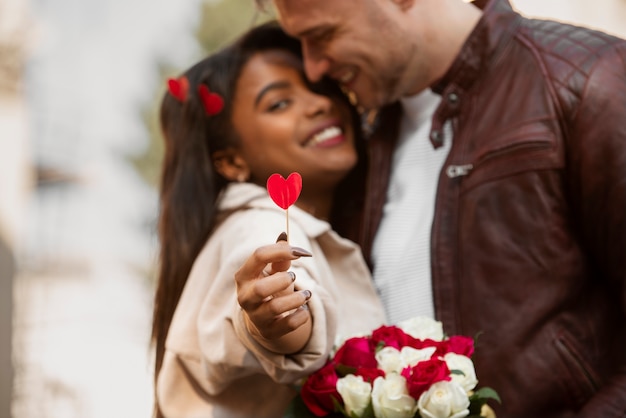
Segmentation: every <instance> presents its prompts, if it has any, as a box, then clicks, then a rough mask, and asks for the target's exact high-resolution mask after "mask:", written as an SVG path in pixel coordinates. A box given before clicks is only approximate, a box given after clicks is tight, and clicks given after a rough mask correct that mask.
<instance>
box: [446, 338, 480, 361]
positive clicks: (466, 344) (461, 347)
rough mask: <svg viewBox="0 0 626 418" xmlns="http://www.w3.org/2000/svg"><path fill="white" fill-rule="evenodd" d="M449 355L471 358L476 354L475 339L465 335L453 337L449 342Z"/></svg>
mask: <svg viewBox="0 0 626 418" xmlns="http://www.w3.org/2000/svg"><path fill="white" fill-rule="evenodd" d="M447 343H448V350H447V352H448V353H456V354H461V355H463V356H466V357H471V356H472V354H474V339H473V338H470V337H466V336H464V335H453V336H452V337H450V338H449V339H448V341H447Z"/></svg>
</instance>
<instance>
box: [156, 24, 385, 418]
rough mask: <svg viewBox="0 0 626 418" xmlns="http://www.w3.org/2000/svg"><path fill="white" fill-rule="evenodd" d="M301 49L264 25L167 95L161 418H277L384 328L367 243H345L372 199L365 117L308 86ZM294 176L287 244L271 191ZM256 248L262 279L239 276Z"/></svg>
mask: <svg viewBox="0 0 626 418" xmlns="http://www.w3.org/2000/svg"><path fill="white" fill-rule="evenodd" d="M299 54H300V46H299V44H298V43H297V41H295V40H293V39H291V38H289V37H287V36H286V35H285V34H284V33H283V32H282V31H281V30H280V28H279V27H278V25H276V24H275V23H270V24H266V25H263V26H260V27H257V28H255V29H252V30H251V31H250V32H249V33H247V34H245V35H244V36H243V37H242V38H240V39H239V40H238V41H236V42H235V43H233V44H232V45H230V46H228V47H226V48H225V49H223V50H221V51H220V52H218V53H216V54H214V55H212V56H210V57H209V58H207V59H205V60H203V61H201V62H199V63H198V64H196V65H194V66H193V67H192V68H190V69H189V70H188V71H186V72H185V73H184V75H183V76H182V77H180V78H178V79H176V80H171V81H170V90H169V92H168V93H167V94H166V95H165V97H164V99H163V103H162V107H161V123H162V128H163V133H164V137H165V142H166V154H165V160H164V163H163V174H162V180H161V214H160V222H159V233H160V239H161V253H160V271H159V282H158V287H157V292H156V296H155V307H154V319H153V330H152V336H153V342H154V344H155V346H156V364H155V373H156V374H155V382H156V399H157V408H156V409H157V414H158V415H159V416H166V417H176V418H183V417H258V418H264V417H280V416H281V415H282V412H283V411H284V410H285V408H286V406H287V404H288V403H289V401H290V400H291V399H292V398H293V396H294V395H295V394H296V390H295V389H294V385H295V384H297V383H298V382H299V380H300V379H301V378H303V377H305V376H307V375H308V374H310V373H312V372H314V371H315V370H317V369H319V368H320V367H321V366H322V365H323V364H324V363H325V361H326V359H327V357H328V354H329V352H330V350H331V349H332V347H333V344H334V342H335V340H336V338H338V337H340V336H347V335H351V334H355V333H357V332H368V331H370V330H371V329H373V328H374V327H377V326H379V325H381V324H382V323H383V322H384V317H383V309H382V306H381V305H380V302H379V300H378V297H377V295H376V292H375V290H374V288H373V285H372V282H371V278H370V274H369V271H368V269H367V265H366V264H365V262H364V260H363V258H362V255H361V252H360V250H359V248H358V246H356V245H355V244H354V243H352V242H351V241H348V240H347V239H345V238H342V237H340V235H339V234H338V233H337V232H335V231H340V232H342V233H344V234H347V231H345V230H343V229H342V227H344V226H345V225H347V223H344V222H343V221H342V220H343V219H346V217H350V216H355V213H356V210H357V209H358V206H359V205H360V201H359V200H358V199H357V198H356V197H358V196H362V193H361V192H362V189H360V186H359V185H361V184H362V182H361V181H360V179H362V177H363V175H364V174H363V170H362V168H361V167H362V163H364V160H363V159H362V155H359V154H361V153H360V152H357V148H359V149H361V146H362V141H361V139H360V138H357V137H358V133H359V125H358V117H357V116H356V113H355V112H354V109H353V108H351V107H350V105H349V104H348V103H347V101H346V100H345V98H344V97H343V95H342V94H341V93H340V92H339V91H337V88H336V87H335V86H334V85H332V84H329V83H327V84H324V85H316V86H310V85H309V84H308V83H307V82H306V78H305V77H304V73H303V69H302V61H301V56H300V55H299ZM359 144H360V145H361V146H357V145H359ZM359 157H361V159H359ZM294 171H297V172H299V173H300V174H301V175H302V178H303V189H302V194H301V196H300V198H299V199H298V201H297V202H296V204H295V206H294V207H292V208H290V209H289V221H290V224H289V225H290V230H289V234H290V236H289V237H288V242H287V237H286V236H285V234H280V233H281V232H282V231H283V230H284V229H285V211H283V210H282V209H280V208H279V207H277V206H276V205H275V204H274V203H273V202H272V201H271V200H270V199H269V197H268V196H267V191H266V190H265V183H266V181H267V178H268V176H269V175H271V174H272V173H275V172H277V173H280V174H282V175H283V176H285V177H286V176H287V175H288V174H290V173H291V172H294ZM335 196H336V197H335ZM331 225H332V228H334V229H335V230H333V229H332V228H331ZM279 234H280V235H279ZM276 235H279V238H278V240H277V241H278V242H277V243H276V244H273V245H267V243H268V242H271V241H270V240H272V237H275V236H276ZM291 244H293V245H296V246H292V245H291ZM301 247H305V248H307V249H310V251H311V253H309V252H308V251H306V250H303V249H302V248H301ZM251 253H254V256H253V258H255V260H256V261H257V263H256V264H255V265H257V266H259V268H258V270H255V271H254V272H250V271H245V272H244V273H245V274H243V273H242V272H238V268H239V266H242V265H244V261H246V260H247V259H248V258H249V255H250V254H251ZM310 255H312V257H309V256H310ZM301 257H302V258H301ZM270 259H271V260H273V261H276V260H279V261H278V262H275V263H273V264H271V263H269V262H268V263H264V262H263V260H270ZM255 268H256V267H255ZM287 270H289V271H287ZM249 277H254V279H249ZM244 278H245V279H244Z"/></svg>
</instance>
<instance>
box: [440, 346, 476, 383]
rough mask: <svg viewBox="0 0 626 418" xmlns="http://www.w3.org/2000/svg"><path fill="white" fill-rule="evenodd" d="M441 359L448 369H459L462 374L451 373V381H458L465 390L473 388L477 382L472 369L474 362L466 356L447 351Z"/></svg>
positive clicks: (474, 371)
mask: <svg viewBox="0 0 626 418" xmlns="http://www.w3.org/2000/svg"><path fill="white" fill-rule="evenodd" d="M443 359H444V360H445V362H446V364H447V365H448V369H450V370H460V371H461V372H463V374H456V373H452V374H451V375H450V376H451V377H452V381H453V382H456V383H458V384H459V385H460V386H461V387H462V388H463V389H465V391H466V392H469V391H470V390H472V389H474V388H475V387H476V385H477V384H478V379H477V378H476V370H475V369H474V362H472V359H470V358H469V357H467V356H463V355H461V354H456V353H448V354H446V355H445V356H444V357H443Z"/></svg>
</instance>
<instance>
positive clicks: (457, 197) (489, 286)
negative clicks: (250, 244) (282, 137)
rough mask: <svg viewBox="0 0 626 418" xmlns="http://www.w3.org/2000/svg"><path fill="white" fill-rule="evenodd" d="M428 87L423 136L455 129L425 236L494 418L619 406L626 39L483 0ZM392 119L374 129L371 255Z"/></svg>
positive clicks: (451, 328)
mask: <svg viewBox="0 0 626 418" xmlns="http://www.w3.org/2000/svg"><path fill="white" fill-rule="evenodd" d="M433 90H434V91H435V92H437V93H439V94H441V95H442V97H443V100H442V103H441V105H440V107H439V108H438V109H437V111H436V113H435V115H434V117H433V130H432V132H431V141H432V142H433V145H435V146H437V145H438V141H439V140H441V139H442V138H441V137H440V136H439V132H441V127H442V126H443V124H444V122H445V121H447V120H450V121H451V122H452V125H453V129H454V142H453V145H452V148H451V151H450V153H449V156H448V159H447V161H446V163H445V165H444V168H443V170H442V172H441V175H440V178H439V186H438V193H437V201H436V210H435V219H434V222H433V227H432V238H431V239H432V275H433V291H434V302H435V308H436V314H437V317H438V319H439V320H441V321H443V324H444V328H445V330H446V332H447V333H448V334H465V335H470V336H478V339H477V343H476V353H475V357H474V360H475V364H476V368H477V374H478V378H479V380H480V383H479V385H480V386H491V387H493V388H494V389H496V390H497V391H498V392H499V393H500V395H501V396H502V406H500V407H496V408H494V409H495V410H496V413H497V415H498V417H499V418H502V417H504V418H513V417H521V418H541V417H550V418H557V417H558V418H563V417H574V416H576V417H589V418H604V417H606V418H609V417H624V416H626V344H625V341H626V309H625V306H626V42H625V41H623V40H620V39H617V38H614V37H611V36H608V35H606V34H603V33H600V32H594V31H591V30H587V29H581V28H575V27H572V26H567V25H564V24H559V23H555V22H549V21H540V20H530V19H526V18H523V17H522V16H520V15H519V14H517V13H515V12H514V11H513V10H512V9H511V7H510V5H509V4H508V2H506V1H505V0H493V1H491V2H490V3H488V4H487V5H486V6H485V10H484V15H483V17H482V19H481V20H480V22H479V23H478V25H477V27H476V28H475V29H474V31H473V32H472V34H471V35H470V37H469V38H468V40H467V41H466V43H465V45H464V47H463V49H462V50H461V52H460V54H459V56H458V57H457V59H456V61H455V62H454V63H453V65H452V67H451V68H450V70H449V71H448V72H447V74H446V75H445V77H444V78H443V79H442V80H441V81H440V82H439V83H437V85H436V86H433ZM397 114H398V107H397V105H394V106H393V107H391V108H390V109H386V110H383V111H382V114H381V118H380V119H381V124H380V125H379V129H378V131H377V133H375V134H374V137H373V138H372V139H371V153H370V157H371V163H372V166H371V170H372V173H374V175H372V176H370V179H369V181H370V184H369V189H368V193H369V195H368V196H369V199H368V201H369V203H370V205H369V206H368V207H367V208H366V211H365V212H366V213H365V221H364V225H365V228H364V231H363V235H362V237H361V238H362V240H361V245H362V247H363V249H364V252H365V253H366V254H369V251H370V249H371V241H372V238H373V234H374V233H375V230H376V228H377V226H378V223H379V221H380V217H381V214H382V205H383V203H384V198H385V188H386V186H387V179H388V173H389V169H390V167H389V165H390V157H391V153H392V151H393V141H390V138H394V137H395V136H396V133H397V131H396V130H397V124H396V122H397V119H398V118H397V117H395V119H396V121H394V120H393V119H394V115H397ZM444 140H450V138H445V139H444ZM407 256H408V257H410V249H407Z"/></svg>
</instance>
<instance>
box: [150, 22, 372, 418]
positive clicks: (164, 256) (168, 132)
mask: <svg viewBox="0 0 626 418" xmlns="http://www.w3.org/2000/svg"><path fill="white" fill-rule="evenodd" d="M269 50H286V51H288V52H291V53H293V54H294V55H296V56H298V57H300V58H301V57H302V55H301V50H300V43H299V41H298V40H296V39H294V38H291V37H289V36H287V35H286V34H285V33H284V32H283V31H282V29H280V26H279V25H278V24H277V23H276V22H269V23H266V24H263V25H260V26H258V27H256V28H253V29H251V30H250V31H249V32H247V33H246V34H245V35H243V36H242V37H241V38H239V39H238V40H237V41H236V42H234V43H233V44H231V45H229V46H227V47H225V48H224V49H222V50H220V51H219V52H217V53H215V54H213V55H211V56H209V57H208V58H206V59H204V60H202V61H200V62H199V63H197V64H195V65H194V66H193V67H191V68H190V69H189V70H187V71H186V72H185V73H184V74H183V75H184V76H185V77H186V78H187V79H188V81H189V91H188V95H187V96H188V97H187V99H186V100H185V102H184V103H181V102H180V101H178V100H177V99H176V98H174V97H173V96H172V95H171V94H169V93H166V94H165V96H164V97H163V100H162V103H161V110H160V119H161V128H162V132H163V137H164V141H165V156H164V160H163V165H162V172H161V184H160V214H159V223H158V233H159V240H160V259H159V261H160V264H159V273H158V283H157V289H156V294H155V299H154V312H153V322H152V343H153V344H154V345H155V349H156V358H155V376H154V379H155V387H156V379H157V378H158V374H159V372H160V369H161V365H162V363H163V356H164V352H165V340H166V337H167V333H168V330H169V327H170V323H171V321H172V317H173V315H174V311H175V309H176V305H177V304H178V301H179V299H180V296H181V294H182V291H183V288H184V286H185V283H186V281H187V276H188V275H189V272H190V271H191V267H192V265H193V263H194V260H195V258H196V257H197V256H198V254H199V253H200V250H201V249H202V247H203V246H204V244H205V242H206V241H207V239H208V237H209V235H210V234H211V231H212V229H213V228H214V226H215V214H216V201H217V198H218V196H219V194H220V193H221V192H222V190H223V189H224V188H225V186H226V185H227V184H228V180H227V179H225V178H224V177H222V176H221V175H219V174H218V173H217V172H216V171H215V169H214V166H213V162H212V159H211V156H212V154H213V153H214V152H216V151H219V150H223V149H226V148H229V147H234V146H236V145H237V144H238V141H239V138H238V137H237V133H236V130H235V129H234V127H233V125H232V122H231V119H232V118H231V115H232V103H233V96H234V94H235V87H236V83H237V80H238V78H239V75H240V73H241V71H242V69H243V67H244V66H245V64H246V63H247V62H248V60H249V59H250V58H251V57H252V56H253V55H254V54H256V53H258V52H262V51H269ZM201 84H204V85H206V86H207V87H208V88H209V89H210V90H211V91H212V92H215V93H217V94H219V95H220V96H221V97H222V98H223V99H224V108H223V110H222V111H221V112H220V113H219V114H217V115H213V116H207V114H206V113H205V111H204V108H203V106H202V102H201V100H200V98H199V96H198V90H197V88H198V86H200V85H201ZM311 87H312V88H313V89H314V90H315V91H318V92H320V93H322V94H326V95H331V96H336V97H339V98H340V99H341V100H347V99H345V96H344V95H343V94H342V93H341V91H340V90H339V89H338V87H337V86H336V85H335V83H330V82H328V81H324V82H322V83H319V84H316V85H315V86H311ZM350 108H351V109H352V111H354V109H353V107H352V106H350ZM354 112H355V113H354V114H353V116H354V122H355V127H354V130H355V132H357V134H356V135H357V136H359V134H358V132H360V126H359V124H358V117H357V115H356V111H354ZM362 142H363V141H362V140H361V138H360V137H359V138H357V143H358V144H359V146H358V148H359V163H358V164H357V168H355V169H354V170H352V172H351V173H350V174H349V175H348V176H347V177H346V179H345V180H344V181H343V182H342V183H341V184H340V185H339V186H338V187H337V196H338V199H340V200H336V204H335V205H334V208H335V209H334V210H333V214H332V218H333V219H332V220H331V224H333V227H334V228H335V229H336V230H338V231H339V232H340V233H342V232H344V233H347V232H345V231H342V228H341V225H343V220H345V219H349V218H350V213H351V211H352V210H355V209H358V208H360V207H361V205H360V202H359V201H358V200H355V199H352V198H351V196H353V195H354V194H357V195H361V191H362V188H357V187H355V185H356V184H357V183H359V184H362V182H361V180H363V179H364V178H365V176H364V174H363V173H364V171H363V167H364V164H365V158H364V152H363V143H362ZM335 220H337V221H335ZM155 413H156V416H157V417H161V416H162V415H161V413H160V411H158V407H157V408H155Z"/></svg>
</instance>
